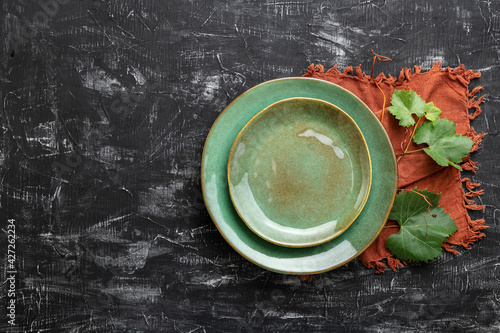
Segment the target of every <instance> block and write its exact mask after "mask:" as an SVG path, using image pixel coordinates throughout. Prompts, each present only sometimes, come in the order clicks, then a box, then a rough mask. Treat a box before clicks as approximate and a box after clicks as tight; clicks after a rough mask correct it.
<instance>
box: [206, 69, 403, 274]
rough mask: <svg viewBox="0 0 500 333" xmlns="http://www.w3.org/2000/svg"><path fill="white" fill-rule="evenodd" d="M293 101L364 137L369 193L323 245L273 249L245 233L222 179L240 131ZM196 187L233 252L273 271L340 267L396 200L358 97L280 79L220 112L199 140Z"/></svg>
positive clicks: (393, 175) (382, 143)
mask: <svg viewBox="0 0 500 333" xmlns="http://www.w3.org/2000/svg"><path fill="white" fill-rule="evenodd" d="M294 97H306V98H316V99H320V100H324V101H327V102H330V103H332V104H334V105H336V106H337V107H339V108H340V109H342V110H344V111H345V112H346V113H347V114H349V116H351V117H352V119H353V120H354V121H355V122H356V124H357V125H358V127H359V128H360V129H361V132H362V133H363V136H364V137H365V140H366V144H367V146H368V151H369V154H370V160H371V164H372V183H371V188H370V194H369V195H368V199H367V201H366V204H365V206H364V208H363V210H362V211H361V213H360V214H359V216H358V218H357V219H356V220H355V221H354V223H353V224H352V225H351V226H350V227H349V228H348V229H347V230H346V231H344V232H343V233H342V234H341V235H340V236H338V237H336V238H334V239H333V240H331V241H329V242H326V243H323V244H321V245H317V246H311V247H301V248H292V247H285V246H278V245H276V244H273V243H271V242H268V241H265V240H264V239H262V238H261V237H259V236H257V235H256V234H255V233H254V232H253V231H251V230H250V228H248V226H247V225H246V224H245V223H244V222H243V221H242V220H241V218H240V217H239V215H238V213H237V212H236V210H235V209H234V206H233V204H232V201H231V198H230V196H229V185H228V175H227V164H228V160H229V153H230V151H231V147H232V145H233V143H234V140H235V139H236V137H237V135H238V134H239V132H240V131H241V129H242V128H243V127H244V126H245V125H246V124H247V123H248V122H249V121H250V120H251V119H252V118H253V117H254V116H255V115H256V114H257V113H259V112H260V111H262V110H263V109H265V108H266V107H268V106H269V105H271V104H273V103H276V102H278V101H280V100H283V99H286V98H294ZM201 185H202V190H203V198H204V200H205V205H206V206H207V209H208V212H209V214H210V216H211V217H212V220H213V221H214V223H215V225H216V226H217V228H218V229H219V231H220V233H221V235H222V236H223V237H224V238H225V239H226V241H227V242H228V243H229V244H230V245H231V246H232V247H233V248H234V249H235V250H236V251H237V252H238V253H240V254H241V255H242V256H244V257H245V258H247V259H248V260H250V261H251V262H253V263H255V264H257V265H259V266H261V267H263V268H265V269H268V270H271V271H274V272H279V273H287V274H314V273H321V272H325V271H328V270H331V269H334V268H336V267H339V266H342V265H344V264H346V263H347V262H349V261H350V260H352V259H353V258H355V257H356V256H358V255H359V254H361V253H362V252H363V251H364V250H365V249H366V248H367V247H368V246H369V245H370V244H371V243H372V242H373V241H374V240H375V239H376V238H377V236H378V234H379V233H380V231H381V230H382V228H383V226H384V225H385V221H386V220H387V216H388V215H389V211H390V209H391V207H392V203H393V201H394V196H395V195H396V189H397V164H396V158H395V156H394V151H393V149H392V145H391V143H390V141H389V138H388V136H387V133H386V132H385V130H384V128H383V127H382V125H381V124H380V121H379V120H378V119H377V117H375V115H374V114H373V112H372V111H371V110H370V109H369V108H368V107H367V106H366V105H365V104H364V103H363V102H362V101H361V100H360V99H359V98H357V97H356V96H355V95H353V94H352V93H351V92H349V91H347V90H346V89H344V88H342V87H340V86H338V85H335V84H333V83H329V82H327V81H324V80H319V79H313V78H284V79H278V80H273V81H268V82H264V83H261V84H259V85H257V86H255V87H253V88H251V89H249V90H247V91H246V92H245V93H243V94H242V95H240V96H239V97H238V98H236V99H235V100H234V101H233V102H231V103H230V104H229V105H228V106H227V107H226V108H225V109H224V110H223V111H222V112H221V114H220V115H219V117H218V118H217V120H216V121H215V122H214V124H213V125H212V128H211V129H210V132H209V134H208V136H207V139H206V141H205V147H204V149H203V155H202V160H201Z"/></svg>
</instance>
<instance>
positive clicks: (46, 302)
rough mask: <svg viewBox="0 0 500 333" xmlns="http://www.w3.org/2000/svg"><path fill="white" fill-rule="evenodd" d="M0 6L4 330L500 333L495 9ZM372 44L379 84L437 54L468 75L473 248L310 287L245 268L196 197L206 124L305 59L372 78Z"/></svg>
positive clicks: (211, 1)
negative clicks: (476, 110)
mask: <svg viewBox="0 0 500 333" xmlns="http://www.w3.org/2000/svg"><path fill="white" fill-rule="evenodd" d="M0 8H1V12H2V14H1V17H2V19H1V28H0V32H1V36H2V43H1V58H0V61H1V66H0V70H1V72H0V73H1V75H0V84H1V87H2V88H1V97H2V98H1V100H2V102H1V103H0V110H1V112H0V117H1V122H2V127H1V143H0V148H1V151H0V179H1V181H0V198H1V201H0V204H1V207H0V212H1V214H0V217H1V219H2V220H1V221H0V223H1V225H2V230H4V231H5V235H4V234H2V237H1V242H0V244H1V253H2V255H1V258H2V259H3V260H2V264H1V265H2V266H1V267H2V278H5V279H6V280H5V281H7V282H6V283H4V284H3V288H4V290H3V291H2V298H1V299H2V304H1V305H2V311H0V313H1V314H2V318H1V320H0V323H1V324H0V331H2V332H3V331H12V332H238V331H244V332H250V331H255V332H260V331H269V332H304V331H311V332H344V331H346V332H362V331H366V332H406V331H414V330H415V331H422V332H431V331H436V332H437V331H447V332H499V331H500V316H499V315H500V259H499V257H498V256H499V254H500V225H499V216H500V215H499V214H498V212H499V208H498V206H497V204H498V200H499V195H500V190H499V184H500V179H499V167H498V165H499V162H500V154H499V150H498V149H499V148H498V147H499V146H500V140H499V137H498V135H497V134H498V125H497V123H498V122H499V121H498V120H499V113H498V110H499V107H500V93H499V87H500V84H499V82H500V81H499V80H498V71H499V69H500V62H499V57H500V49H499V40H500V2H499V1H478V0H474V1H451V0H447V1H437V0H433V1H392V0H387V1H377V0H374V1H347V0H346V1H334V0H330V1H323V0H318V1H316V0H306V1H303V0H300V1H275V0H272V1H271V0H269V1H259V0H237V1H221V0H206V1H202V0H168V1H160V0H150V1H145V0H144V1H132V0H123V1H110V0H100V1H97V0H41V1H39V2H36V1H31V2H27V1H21V0H11V1H8V2H7V1H3V2H2V4H1V5H0ZM371 49H374V50H375V51H376V52H378V53H380V54H383V55H386V56H389V57H391V58H392V59H393V61H392V62H386V63H380V64H377V67H376V73H379V72H381V71H383V72H385V73H389V74H392V75H393V76H396V75H398V73H399V70H400V68H402V67H408V66H410V67H411V66H413V65H419V66H423V69H424V70H428V69H429V68H430V67H431V66H432V64H433V63H434V62H435V61H442V62H443V65H444V66H451V67H455V66H457V65H459V64H464V65H465V66H466V67H467V68H468V69H473V70H476V71H480V72H481V73H482V77H481V78H480V79H476V80H474V81H473V83H472V84H473V86H477V85H482V86H484V88H485V89H484V93H486V94H487V98H486V101H485V103H484V104H483V106H482V107H483V113H482V114H481V115H480V116H479V117H478V118H476V119H475V120H474V121H473V123H472V125H473V126H474V127H475V129H476V131H478V132H488V133H489V135H488V136H486V138H485V140H484V143H483V146H482V149H481V150H480V151H478V152H476V153H474V154H473V156H472V159H473V160H474V161H477V162H478V166H479V167H480V169H479V171H478V172H477V174H475V175H468V176H469V177H471V178H472V179H473V180H474V181H475V182H481V183H482V186H481V188H482V189H484V190H485V192H484V195H482V196H480V198H479V199H478V203H482V204H484V205H485V207H486V208H485V209H484V210H483V211H478V212H473V213H472V216H473V218H485V219H486V224H487V225H488V226H489V229H486V230H485V233H486V237H485V238H484V239H482V240H481V241H479V242H477V243H476V244H474V245H473V246H472V247H471V249H470V250H467V251H466V250H463V249H462V250H461V253H460V254H459V255H458V256H455V255H451V254H448V253H446V254H445V255H444V256H443V257H442V258H440V259H438V260H436V261H433V262H431V263H429V264H424V265H410V266H408V267H405V268H402V269H400V270H398V271H396V272H392V271H386V272H385V273H384V274H375V273H374V271H373V270H370V269H367V268H366V267H364V266H362V265H361V264H360V263H359V262H358V261H353V262H352V263H350V264H349V265H348V266H347V267H341V268H339V269H336V270H334V271H331V272H328V273H325V274H322V275H319V276H316V277H315V278H314V279H313V280H312V281H311V282H308V281H302V280H301V279H300V278H299V277H298V276H287V275H279V274H275V273H271V272H268V271H265V270H263V269H261V268H259V267H257V266H255V265H254V264H252V263H250V262H248V261H246V260H245V259H243V258H242V257H241V256H240V255H239V254H238V253H236V252H235V251H234V250H233V249H232V248H231V247H230V246H229V245H228V244H227V243H226V242H225V241H224V239H223V238H222V237H221V235H220V234H219V233H218V231H217V229H216V228H215V226H214V224H213V223H212V221H211V219H210V217H209V215H208V213H207V211H206V209H205V208H204V204H203V199H202V197H201V192H200V161H201V153H202V149H203V144H204V140H205V137H206V135H207V133H208V131H209V129H210V127H211V125H212V123H213V122H214V120H215V119H216V117H217V116H218V114H219V113H220V112H221V110H222V109H223V108H224V107H225V106H226V105H227V104H228V103H229V102H230V101H231V100H232V99H234V98H235V97H236V96H237V95H239V94H240V93H242V92H243V91H245V90H246V89H248V88H250V87H252V86H254V85H256V84H258V83H260V82H263V81H265V80H269V79H274V78H280V77H288V76H300V75H302V74H303V73H304V72H305V69H306V68H307V66H308V65H309V64H311V63H319V64H323V65H324V66H325V67H330V66H332V65H334V64H338V65H339V67H340V68H343V67H346V66H349V65H354V66H356V65H358V64H361V65H362V68H363V69H364V70H365V71H367V72H369V70H370V69H371V62H372V54H371V53H370V50H371ZM9 219H12V220H11V222H12V223H10V224H11V225H13V227H9V226H8V225H9ZM10 229H15V232H16V236H17V238H16V243H15V245H16V247H15V254H16V258H15V263H14V262H13V261H11V263H13V264H14V266H10V264H11V263H9V261H8V256H7V254H8V253H7V252H8V251H7V249H8V240H9V239H10V238H8V230H10ZM4 258H5V259H4ZM13 267H14V268H15V274H14V277H15V280H11V279H9V278H10V277H11V274H10V273H9V271H12V269H11V268H13ZM10 286H13V289H12V291H14V292H15V294H16V295H15V297H11V296H9V294H8V290H9V288H10ZM4 291H5V293H4ZM12 299H14V300H15V301H16V303H15V310H14V311H11V309H9V308H8V307H9V304H10V303H9V302H10V300H12ZM4 310H5V311H4ZM12 312H14V313H15V321H14V322H15V326H11V325H9V324H8V323H7V320H12V319H11V318H9V317H8V316H7V314H9V313H12ZM4 313H6V314H5V315H4Z"/></svg>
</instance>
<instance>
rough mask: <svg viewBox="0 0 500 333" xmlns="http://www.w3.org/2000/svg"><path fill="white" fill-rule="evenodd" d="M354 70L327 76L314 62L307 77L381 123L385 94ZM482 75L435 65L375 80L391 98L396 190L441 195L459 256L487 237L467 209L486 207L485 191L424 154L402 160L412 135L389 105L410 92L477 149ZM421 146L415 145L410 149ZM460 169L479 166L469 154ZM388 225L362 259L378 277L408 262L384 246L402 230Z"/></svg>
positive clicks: (388, 125) (387, 119)
mask: <svg viewBox="0 0 500 333" xmlns="http://www.w3.org/2000/svg"><path fill="white" fill-rule="evenodd" d="M353 72H354V71H353V68H352V67H347V68H345V69H344V71H343V72H340V71H339V70H338V69H337V65H335V66H334V67H333V68H331V69H329V70H328V71H326V72H325V70H324V67H323V66H321V65H316V66H315V65H314V64H313V65H311V66H309V68H308V71H307V73H306V74H305V75H304V76H308V77H315V78H320V79H323V80H327V81H330V82H333V83H336V84H338V85H340V86H342V87H344V88H346V89H347V90H349V91H351V92H352V93H354V94H355V95H356V96H358V97H359V98H360V99H361V100H362V101H363V102H365V103H366V104H367V105H368V106H369V107H370V109H371V110H372V111H373V112H374V113H375V115H377V117H378V118H379V119H380V118H381V113H382V106H383V95H382V93H381V92H380V90H379V89H378V88H377V86H376V85H375V83H374V82H373V80H372V79H371V77H370V76H369V75H366V74H365V73H363V71H362V70H361V65H360V66H358V67H357V68H356V69H355V73H353ZM480 75H481V74H480V73H479V72H474V71H472V70H466V69H465V67H464V66H459V67H457V68H455V69H450V68H449V67H448V68H445V69H442V68H441V63H440V62H436V63H435V64H434V65H433V66H432V68H431V69H430V70H429V71H428V72H422V71H421V67H418V66H415V67H414V69H413V70H412V69H410V68H406V69H403V70H401V73H400V75H399V77H398V78H395V77H392V76H390V75H388V76H387V77H386V76H385V75H384V74H380V75H379V76H377V77H376V78H375V80H376V81H377V83H378V84H379V86H380V88H381V89H382V90H383V92H384V94H385V96H386V98H387V102H386V109H385V113H384V119H383V125H384V128H385V129H386V131H387V133H388V134H389V137H390V139H391V142H392V145H393V147H394V151H395V153H396V157H397V158H398V172H399V175H398V188H399V190H406V189H411V188H414V187H417V189H419V190H423V189H428V190H432V191H435V192H436V193H441V199H440V202H439V205H440V206H441V207H443V208H444V210H445V211H446V212H447V213H448V214H450V216H451V217H452V218H453V219H454V220H455V223H456V224H457V227H458V231H457V232H455V233H454V234H453V235H452V236H450V238H449V239H448V241H447V242H446V243H444V245H443V247H444V249H445V250H447V251H449V252H452V253H455V254H458V251H457V250H456V249H455V246H462V247H464V248H468V247H469V246H470V245H471V244H472V243H474V242H475V241H476V240H478V239H480V238H482V237H483V236H484V234H483V233H482V232H481V230H482V229H484V228H486V226H485V225H484V220H483V219H479V220H472V219H471V218H470V217H469V214H468V211H467V210H468V209H470V210H480V209H483V208H484V206H482V205H477V204H476V203H475V200H474V197H476V196H478V195H480V194H482V193H483V190H477V187H478V186H479V185H480V184H478V183H473V182H472V181H470V179H468V178H462V177H461V174H460V171H459V170H458V169H456V168H453V167H441V166H439V165H438V164H437V163H436V162H434V160H432V159H431V158H430V157H429V156H428V155H427V154H426V153H425V152H423V151H420V152H417V153H413V154H405V155H404V156H401V155H402V152H403V148H405V147H406V144H408V140H409V139H410V135H411V133H410V131H409V130H408V129H407V128H406V129H405V128H404V127H401V126H399V121H398V120H397V119H396V118H395V117H394V116H392V115H391V114H389V112H388V111H387V107H388V106H389V105H390V98H391V96H392V93H393V92H394V90H395V89H404V90H410V89H411V90H413V91H415V92H416V93H417V94H419V95H420V96H421V97H422V99H423V100H425V101H427V102H434V105H435V106H436V107H438V108H440V109H441V110H442V114H441V118H446V119H449V120H451V121H453V122H455V123H456V124H457V129H456V132H457V133H458V134H462V135H466V136H468V137H469V138H470V139H472V140H473V141H474V143H475V144H474V146H473V148H472V151H475V150H477V149H478V148H479V144H480V143H481V140H482V138H483V136H484V135H485V134H484V133H482V134H477V133H476V132H475V131H474V129H473V128H472V127H471V126H470V121H471V120H472V119H474V118H475V117H476V116H478V115H479V114H480V113H481V108H480V106H479V105H480V103H482V102H483V98H484V96H481V97H479V98H476V94H477V93H478V92H479V91H481V89H482V87H478V88H474V89H473V90H471V91H469V83H470V81H471V80H472V79H474V78H477V77H479V76H480ZM418 148H419V147H418V146H416V145H415V144H414V143H411V146H410V150H414V149H418ZM461 166H462V168H463V169H464V170H469V171H472V172H474V173H475V172H476V170H477V166H476V164H475V163H474V162H473V161H472V160H470V158H469V156H467V157H466V158H465V159H464V161H463V163H462V164H461ZM463 185H464V186H465V189H466V190H465V191H464V189H463ZM387 226H390V227H389V228H387V227H386V228H384V229H383V230H382V232H381V234H380V236H379V237H378V238H377V239H376V241H375V242H374V243H373V244H372V245H371V246H370V247H369V248H368V249H367V250H366V251H365V252H364V253H362V254H361V255H360V256H359V257H358V258H359V259H360V260H361V262H362V263H363V264H364V265H365V266H367V267H370V268H376V269H377V272H378V273H380V272H383V271H384V270H385V269H386V267H387V266H386V264H385V263H387V265H388V266H389V267H390V268H391V269H393V270H396V269H397V268H398V267H401V266H403V265H404V264H405V263H404V262H402V261H401V260H399V259H397V258H395V257H394V256H393V255H392V254H391V253H390V252H389V251H388V250H387V248H386V247H385V242H386V240H387V237H389V235H391V234H394V233H397V232H398V231H399V228H398V224H397V223H396V222H394V221H388V222H387Z"/></svg>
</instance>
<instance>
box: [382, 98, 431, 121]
mask: <svg viewBox="0 0 500 333" xmlns="http://www.w3.org/2000/svg"><path fill="white" fill-rule="evenodd" d="M391 104H392V105H391V106H389V108H388V110H389V112H390V113H392V114H393V115H394V116H395V117H396V119H398V120H399V125H400V126H404V127H408V126H411V125H415V119H414V118H413V115H414V114H415V115H417V117H423V116H424V112H425V101H423V100H422V98H421V97H420V96H419V95H418V94H417V93H416V92H414V91H413V90H409V91H408V90H394V92H393V93H392V97H391Z"/></svg>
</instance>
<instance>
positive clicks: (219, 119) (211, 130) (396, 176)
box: [201, 76, 399, 275]
mask: <svg viewBox="0 0 500 333" xmlns="http://www.w3.org/2000/svg"><path fill="white" fill-rule="evenodd" d="M288 80H297V81H300V80H310V81H317V82H320V83H322V84H326V85H330V86H332V87H333V88H334V89H339V90H341V91H343V92H344V93H346V94H347V95H350V97H351V98H353V99H356V100H357V101H358V102H359V103H361V104H362V105H363V106H364V107H365V108H366V109H367V110H369V111H370V112H372V116H373V117H374V119H375V120H378V119H377V118H376V116H375V114H373V111H371V109H370V108H369V107H368V105H366V103H365V102H363V101H362V100H361V99H360V98H359V97H357V96H356V95H355V94H354V93H352V92H351V91H349V90H347V89H346V88H344V87H342V86H340V85H338V84H336V83H333V82H330V81H327V80H322V79H319V78H313V77H303V76H301V77H283V78H277V79H272V80H267V81H263V82H261V83H259V84H257V85H254V86H252V87H250V88H249V89H247V90H245V91H244V92H242V93H241V94H239V95H238V96H236V97H235V98H234V99H233V100H232V101H231V102H230V103H229V104H227V105H226V107H224V109H223V110H222V111H221V112H220V113H219V115H218V116H217V118H216V119H215V121H214V122H213V123H212V126H211V128H210V130H209V132H208V134H207V136H206V138H205V142H204V145H203V151H202V159H201V186H202V194H203V199H204V202H205V206H206V208H207V211H208V213H209V215H210V218H211V220H212V222H213V223H214V224H215V226H216V228H217V230H218V231H219V234H220V235H221V236H222V237H223V238H224V240H225V241H226V242H227V243H228V244H229V245H230V246H231V247H232V248H233V249H234V250H235V251H236V252H237V253H238V254H239V255H241V256H242V257H243V258H245V259H246V260H248V261H250V262H251V263H253V264H255V265H257V266H259V267H261V268H263V269H266V270H268V271H272V272H276V273H281V274H289V275H305V274H321V273H324V272H328V271H331V270H334V269H335V268H338V267H340V266H342V265H345V264H347V263H348V262H350V261H352V260H353V259H355V258H356V257H358V256H359V255H361V254H362V253H363V252H364V251H366V249H367V248H368V247H369V246H370V245H372V244H373V242H374V241H375V240H376V239H377V237H378V236H379V235H380V232H381V231H382V229H383V228H384V226H385V224H386V222H387V219H388V217H389V213H390V209H388V210H387V212H386V214H385V217H384V219H383V222H382V223H381V224H380V226H379V228H378V230H377V231H376V232H375V234H374V236H373V237H372V239H371V240H369V241H368V242H367V243H366V244H365V246H364V247H362V248H361V249H360V250H359V251H357V253H356V254H355V255H354V256H352V257H350V258H349V259H347V260H344V261H342V262H341V263H338V264H336V265H333V266H331V267H327V268H324V269H319V270H311V271H303V272H296V271H285V270H277V269H273V268H271V267H268V266H266V265H265V264H263V263H260V262H258V261H256V260H253V259H252V258H250V257H248V256H247V255H245V253H243V252H242V251H241V250H240V249H239V248H238V247H237V246H235V245H234V244H233V243H232V242H231V240H230V239H229V238H228V237H227V235H226V234H225V233H224V232H222V230H221V227H220V226H219V224H218V223H217V221H216V219H215V218H214V215H213V212H212V210H211V209H210V206H209V205H208V201H207V194H206V187H205V181H206V179H205V172H204V171H205V167H204V166H205V164H206V148H207V145H208V142H209V139H210V136H211V135H212V133H213V132H214V131H215V129H216V127H217V125H218V123H219V122H220V121H221V119H222V118H223V116H224V114H225V113H226V112H227V110H229V109H230V108H231V107H232V106H233V105H234V104H236V103H237V101H238V100H239V99H240V98H242V97H243V96H244V95H246V94H248V93H249V92H250V91H253V90H255V89H258V88H260V87H262V86H264V85H267V84H270V83H274V82H280V81H288ZM297 96H299V94H298V93H297ZM380 126H381V127H382V129H383V134H384V137H385V139H386V141H387V143H388V147H389V150H390V152H391V157H392V162H393V163H392V164H393V165H394V171H395V172H394V175H393V177H394V179H393V180H394V187H393V188H392V198H391V199H390V205H389V207H392V206H393V204H394V200H395V197H396V192H397V188H398V173H399V171H398V165H397V161H396V156H395V153H394V148H393V146H392V144H391V141H390V138H389V135H388V133H387V131H386V130H385V128H383V126H382V124H380ZM369 196H370V195H369ZM369 196H368V197H369ZM313 248H314V247H313ZM289 249H291V250H293V248H289Z"/></svg>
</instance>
